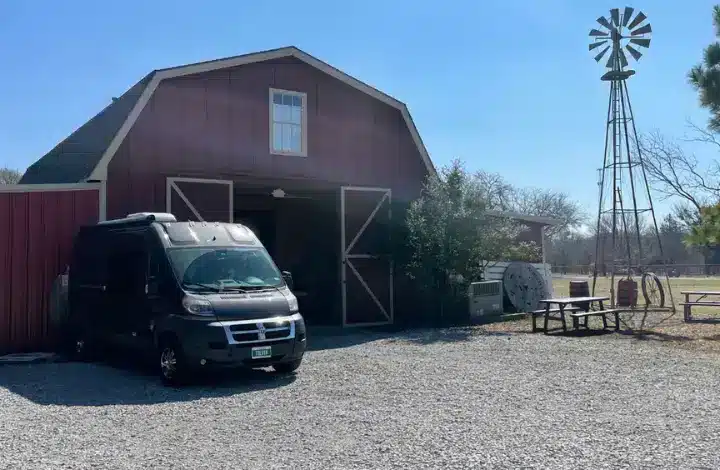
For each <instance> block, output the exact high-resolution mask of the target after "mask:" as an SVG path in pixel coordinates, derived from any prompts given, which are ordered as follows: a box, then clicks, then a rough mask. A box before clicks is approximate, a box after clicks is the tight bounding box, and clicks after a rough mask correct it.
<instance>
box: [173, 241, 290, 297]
mask: <svg viewBox="0 0 720 470" xmlns="http://www.w3.org/2000/svg"><path fill="white" fill-rule="evenodd" d="M168 256H169V258H170V263H171V264H172V267H173V270H174V271H175V275H176V276H177V278H178V279H179V280H180V282H181V283H182V285H183V287H185V288H187V289H203V288H204V289H217V290H225V289H227V290H232V289H246V288H263V287H281V286H283V285H284V284H285V281H284V280H283V278H282V275H281V274H280V271H278V269H277V268H276V267H275V264H274V263H273V262H272V259H271V258H270V255H268V253H267V252H266V251H265V250H264V249H261V248H171V249H169V250H168Z"/></svg>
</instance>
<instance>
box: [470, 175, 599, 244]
mask: <svg viewBox="0 0 720 470" xmlns="http://www.w3.org/2000/svg"><path fill="white" fill-rule="evenodd" d="M475 177H476V178H477V181H478V182H479V183H480V186H481V187H482V188H483V189H482V190H483V193H484V194H483V197H484V199H485V200H486V201H488V206H489V207H490V208H491V209H494V210H503V211H512V212H517V213H520V214H526V215H535V216H543V217H551V218H554V219H558V220H561V221H562V224H560V225H558V226H555V227H548V230H547V232H546V233H547V235H548V236H549V237H554V236H556V235H557V234H559V233H562V232H565V231H567V230H568V229H569V228H570V227H574V226H578V225H580V224H582V222H584V221H585V218H586V214H585V213H584V212H583V210H582V208H581V207H580V205H579V204H578V203H577V202H575V201H573V200H572V199H570V196H568V195H567V194H565V193H561V192H557V191H553V190H550V189H539V188H517V187H515V186H513V185H511V184H510V183H508V182H507V181H506V180H505V178H503V177H502V176H501V175H499V174H497V173H487V172H484V171H479V172H477V173H476V174H475Z"/></svg>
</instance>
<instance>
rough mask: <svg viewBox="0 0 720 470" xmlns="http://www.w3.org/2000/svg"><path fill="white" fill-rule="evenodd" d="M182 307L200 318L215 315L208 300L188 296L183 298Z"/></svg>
mask: <svg viewBox="0 0 720 470" xmlns="http://www.w3.org/2000/svg"><path fill="white" fill-rule="evenodd" d="M182 305H183V308H184V309H185V311H186V312H187V313H189V314H190V315H197V316H199V317H212V316H214V315H215V310H213V306H212V304H211V303H210V301H209V300H207V299H200V298H198V297H192V296H189V295H188V296H185V297H183V300H182Z"/></svg>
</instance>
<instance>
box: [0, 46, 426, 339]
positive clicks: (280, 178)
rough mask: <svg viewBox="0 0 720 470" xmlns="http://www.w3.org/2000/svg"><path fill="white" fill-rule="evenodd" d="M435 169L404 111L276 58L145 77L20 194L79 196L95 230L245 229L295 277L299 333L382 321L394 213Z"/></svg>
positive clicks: (388, 312) (294, 59)
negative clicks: (150, 216)
mask: <svg viewBox="0 0 720 470" xmlns="http://www.w3.org/2000/svg"><path fill="white" fill-rule="evenodd" d="M434 171H435V170H434V168H433V164H432V162H431V161H430V157H429V156H428V153H427V150H426V149H425V147H424V145H423V143H422V140H421V139H420V135H419V134H418V131H417V129H416V127H415V125H414V124H413V121H412V118H411V117H410V113H409V112H408V109H407V107H406V106H405V104H403V103H401V102H400V101H398V100H396V99H394V98H392V97H390V96H388V95H386V94H384V93H382V92H380V91H378V90H377V89H375V88H373V87H371V86H369V85H367V84H365V83H363V82H361V81H359V80H357V79H355V78H353V77H351V76H349V75H347V74H345V73H343V72H341V71H340V70H338V69H336V68H334V67H332V66H330V65H328V64H326V63H325V62H322V61H320V60H318V59H316V58H315V57H312V56H311V55H309V54H307V53H305V52H303V51H301V50H299V49H297V48H295V47H286V48H282V49H274V50H270V51H265V52H259V53H254V54H247V55H242V56H237V57H231V58H227V59H220V60H214V61H208V62H201V63H197V64H192V65H185V66H180V67H174V68H169V69H162V70H156V71H153V72H151V73H150V74H148V75H147V76H145V77H144V78H142V79H141V80H140V81H139V82H138V83H136V84H135V85H133V86H132V87H131V88H130V89H129V90H128V91H127V92H125V93H124V94H123V95H122V96H120V97H119V98H115V99H113V100H112V102H111V103H110V104H109V105H108V106H107V107H106V108H105V109H103V110H102V111H100V113H98V114H97V115H96V116H95V117H93V118H92V119H90V120H89V121H88V122H87V123H86V124H84V125H83V126H81V127H80V128H79V129H77V130H76V131H75V132H74V133H72V135H70V136H69V137H68V138H67V139H65V140H64V141H63V142H61V143H59V144H58V145H57V146H56V147H55V148H54V149H53V150H51V151H50V152H49V153H48V154H47V155H45V156H44V157H42V158H41V159H40V160H38V161H37V162H36V163H34V164H33V165H32V166H30V168H28V170H27V172H26V174H25V175H24V176H23V178H22V180H21V184H22V185H25V186H21V187H19V188H20V191H21V192H22V188H23V187H28V185H50V186H43V187H47V188H52V187H53V186H52V185H63V188H64V190H68V189H69V188H72V187H73V186H72V185H85V186H77V188H78V189H77V191H80V190H81V189H82V190H85V193H83V194H85V195H84V196H83V197H85V198H87V197H88V196H87V194H93V196H89V197H91V198H92V197H98V198H99V201H98V217H99V218H100V219H105V218H118V217H124V216H125V215H127V214H128V213H132V212H141V211H155V212H172V213H173V214H175V215H176V216H177V217H178V220H198V221H202V220H207V221H210V220H217V221H235V222H241V223H244V224H247V225H249V226H251V227H252V228H253V229H254V230H255V231H256V233H257V234H258V236H259V237H260V238H261V240H262V241H263V243H265V245H266V246H267V248H268V251H270V253H271V255H272V256H273V257H274V258H275V260H276V262H277V264H278V266H279V267H280V268H281V269H284V270H288V271H291V272H292V273H293V276H294V278H295V284H296V290H298V294H299V295H298V297H299V298H300V301H301V303H302V304H303V305H302V309H303V311H304V313H305V314H306V316H307V319H308V322H309V323H321V324H342V325H345V326H349V325H369V324H385V323H392V322H393V320H394V317H395V308H396V304H397V303H398V302H397V298H396V296H395V295H394V288H395V287H396V285H395V284H396V283H397V278H399V277H401V276H395V275H394V273H393V258H392V256H391V252H392V250H391V244H390V241H391V238H392V237H391V234H392V225H391V221H392V219H393V217H395V219H396V222H397V221H398V220H399V219H401V217H402V213H399V211H398V210H396V211H395V213H393V210H392V208H394V207H395V208H398V207H399V208H401V207H403V206H405V205H406V203H407V202H409V201H410V200H412V199H414V198H416V197H417V196H418V195H419V193H420V190H421V187H422V183H423V181H424V179H425V177H426V176H427V175H428V174H431V173H434ZM88 184H90V185H93V184H94V185H97V186H98V188H99V189H98V190H97V191H95V192H93V193H88V192H87V185H88ZM38 188H40V186H38ZM95 195H96V196H95ZM8 210H9V209H8ZM46 210H47V208H46ZM63 214H64V212H63ZM56 215H58V214H56ZM86 219H87V218H86ZM11 220H13V222H12V223H13V224H15V225H16V224H17V223H18V222H17V219H11ZM83 221H87V220H83ZM60 242H61V243H63V244H68V243H69V238H68V237H64V238H62V240H60ZM0 255H1V254H0ZM63 260H64V258H63V259H61V260H59V261H58V263H56V264H58V266H59V265H61V264H62V261H63ZM58 272H59V271H58ZM44 280H45V279H44ZM28 282H30V281H28ZM5 308H6V309H8V310H13V308H11V307H7V305H6V306H5ZM14 315H15V316H17V315H18V314H17V313H16V314H14ZM6 316H7V315H6ZM11 316H12V315H11ZM28 328H29V327H28ZM0 330H2V328H0Z"/></svg>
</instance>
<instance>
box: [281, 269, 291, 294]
mask: <svg viewBox="0 0 720 470" xmlns="http://www.w3.org/2000/svg"><path fill="white" fill-rule="evenodd" d="M282 277H283V279H284V280H285V284H287V286H288V289H290V290H293V287H294V286H293V277H292V274H290V271H283V272H282Z"/></svg>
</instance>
